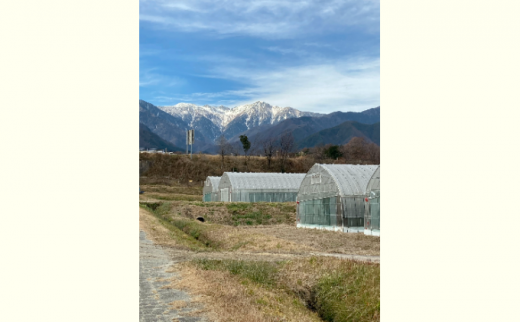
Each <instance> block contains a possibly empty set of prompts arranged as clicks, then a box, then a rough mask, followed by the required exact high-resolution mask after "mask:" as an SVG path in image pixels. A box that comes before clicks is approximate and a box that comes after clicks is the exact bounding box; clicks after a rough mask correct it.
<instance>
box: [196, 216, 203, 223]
mask: <svg viewBox="0 0 520 323" xmlns="http://www.w3.org/2000/svg"><path fill="white" fill-rule="evenodd" d="M197 220H199V221H200V222H204V221H205V220H204V218H203V217H201V216H199V217H198V218H197Z"/></svg>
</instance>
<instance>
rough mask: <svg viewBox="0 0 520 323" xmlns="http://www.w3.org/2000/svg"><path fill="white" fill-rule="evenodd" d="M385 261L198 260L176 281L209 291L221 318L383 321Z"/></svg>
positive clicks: (210, 302) (200, 292) (182, 269)
mask: <svg viewBox="0 0 520 323" xmlns="http://www.w3.org/2000/svg"><path fill="white" fill-rule="evenodd" d="M379 268H380V267H379V265H378V264H370V263H362V262H356V261H352V260H341V259H335V258H329V257H311V258H303V259H293V260H290V261H285V262H273V261H251V260H249V261H244V260H208V259H198V260H194V261H192V262H189V263H184V264H182V265H181V266H179V267H177V268H176V270H180V272H181V273H182V277H183V279H182V281H179V280H176V281H174V283H173V284H172V286H174V287H175V288H184V289H187V290H189V291H190V292H191V293H195V294H198V295H203V296H205V297H206V298H204V300H205V304H206V306H207V307H208V306H209V309H210V310H212V311H213V312H214V313H215V317H214V318H213V319H215V320H221V321H250V322H252V321H320V320H322V319H323V320H325V321H335V322H337V321H347V322H350V321H379V319H380V299H379Z"/></svg>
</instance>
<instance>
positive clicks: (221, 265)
mask: <svg viewBox="0 0 520 323" xmlns="http://www.w3.org/2000/svg"><path fill="white" fill-rule="evenodd" d="M194 264H195V265H196V266H197V267H198V268H200V269H202V270H227V271H229V272H230V273H231V274H233V275H238V276H240V277H242V278H246V279H249V280H250V281H252V282H255V283H258V284H260V285H265V286H273V285H274V284H275V283H276V274H277V272H278V266H277V265H276V264H273V263H271V262H267V261H245V260H210V259H197V260H194Z"/></svg>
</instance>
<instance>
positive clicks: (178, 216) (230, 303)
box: [140, 181, 380, 322]
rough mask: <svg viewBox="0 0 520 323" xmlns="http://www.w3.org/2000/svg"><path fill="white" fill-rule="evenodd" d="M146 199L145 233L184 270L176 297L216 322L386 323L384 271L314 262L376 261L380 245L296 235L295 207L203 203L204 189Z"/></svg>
mask: <svg viewBox="0 0 520 323" xmlns="http://www.w3.org/2000/svg"><path fill="white" fill-rule="evenodd" d="M148 183H150V181H148ZM141 189H143V190H144V191H145V193H144V194H141V195H140V228H141V230H144V231H146V232H147V235H148V236H150V238H151V239H152V240H153V241H154V242H155V243H156V244H159V245H162V246H165V247H168V248H170V250H175V252H176V253H175V255H176V257H177V259H178V260H179V261H180V263H178V264H177V265H176V267H175V268H172V270H175V271H176V272H179V273H180V276H179V277H182V279H180V278H179V279H175V280H172V282H171V287H175V288H182V289H187V290H189V291H190V292H191V293H194V294H196V295H199V296H200V297H201V300H203V301H201V302H203V304H204V306H205V307H206V308H208V310H209V311H210V313H212V314H211V315H212V316H211V317H210V318H211V319H212V320H215V321H300V322H305V321H379V317H380V308H379V270H380V266H379V263H372V262H360V261H354V260H349V259H338V258H334V257H320V256H315V255H313V254H316V253H333V254H344V255H362V256H378V255H379V245H380V242H379V237H372V236H365V235H363V234H346V233H340V232H331V231H321V230H315V229H301V228H296V225H295V205H294V203H220V202H213V203H203V202H201V199H202V187H200V186H199V187H196V186H186V187H183V186H180V185H179V186H175V185H163V184H141ZM200 216H202V217H204V219H205V222H204V223H202V222H199V221H197V220H196V218H197V217H200Z"/></svg>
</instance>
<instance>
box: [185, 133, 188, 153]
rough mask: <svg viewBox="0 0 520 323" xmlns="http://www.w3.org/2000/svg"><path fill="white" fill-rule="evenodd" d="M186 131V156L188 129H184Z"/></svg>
mask: <svg viewBox="0 0 520 323" xmlns="http://www.w3.org/2000/svg"><path fill="white" fill-rule="evenodd" d="M184 130H186V155H187V154H188V129H186V128H184Z"/></svg>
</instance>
